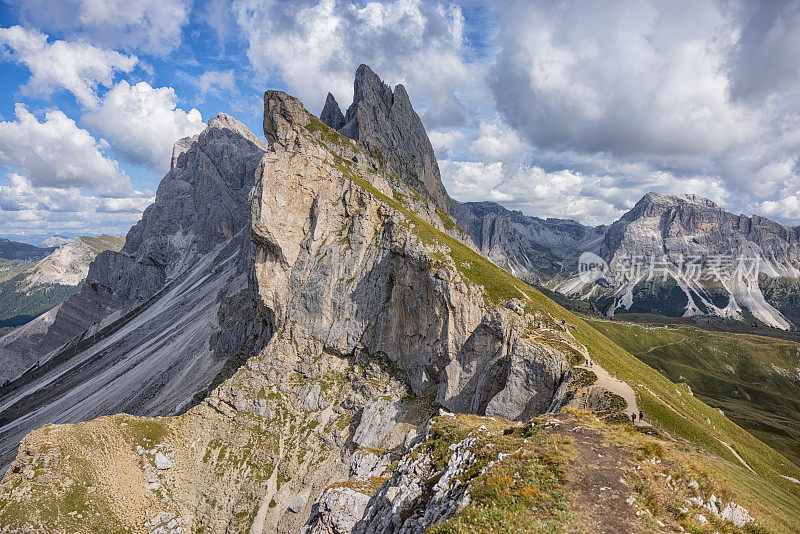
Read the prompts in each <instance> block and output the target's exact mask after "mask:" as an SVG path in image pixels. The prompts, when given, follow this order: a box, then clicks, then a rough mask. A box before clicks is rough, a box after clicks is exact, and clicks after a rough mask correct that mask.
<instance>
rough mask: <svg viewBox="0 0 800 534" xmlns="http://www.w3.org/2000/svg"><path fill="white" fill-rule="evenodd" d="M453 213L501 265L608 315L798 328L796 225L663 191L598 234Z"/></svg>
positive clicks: (501, 213) (467, 211)
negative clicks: (590, 268) (593, 267)
mask: <svg viewBox="0 0 800 534" xmlns="http://www.w3.org/2000/svg"><path fill="white" fill-rule="evenodd" d="M453 214H454V216H455V217H456V219H457V221H458V223H459V224H460V225H462V226H463V227H464V228H465V229H466V230H467V231H468V232H469V233H470V235H471V236H472V238H473V239H474V240H476V242H481V243H488V245H481V249H482V250H485V251H486V253H488V254H489V255H490V257H492V258H493V259H495V261H497V262H498V263H499V264H500V265H503V266H504V267H506V268H507V269H508V270H510V271H511V272H513V273H515V274H517V275H518V276H520V277H521V278H523V279H526V280H529V281H532V282H534V283H538V284H541V285H544V286H547V287H550V288H553V289H555V290H557V291H559V292H561V293H563V294H565V295H567V296H570V297H572V298H579V299H584V300H589V301H591V302H594V303H596V304H597V305H598V307H600V308H604V309H607V310H608V313H610V314H613V313H614V312H615V311H616V312H621V311H628V312H632V313H655V314H661V315H666V316H672V317H681V316H684V317H691V316H701V315H715V316H719V317H724V318H728V319H733V320H740V321H741V320H746V321H750V322H753V323H756V324H764V325H768V326H772V327H775V328H780V329H784V330H787V329H790V328H796V325H797V324H800V313H798V309H799V308H798V307H797V304H799V303H800V302H798V300H797V298H796V297H795V292H794V291H793V288H796V287H797V285H798V281H800V248H798V237H799V236H800V228H797V227H794V228H792V227H787V226H784V225H782V224H779V223H776V222H774V221H770V220H769V219H765V218H763V217H758V216H753V217H747V216H744V215H734V214H732V213H729V212H727V211H725V210H724V209H722V208H721V207H719V206H717V205H716V204H714V203H713V202H711V201H710V200H707V199H704V198H701V197H698V196H695V195H664V194H658V193H648V194H647V195H645V196H644V197H643V198H642V199H641V200H640V201H639V202H638V203H637V204H636V205H635V206H634V207H633V209H631V210H630V211H629V212H628V213H626V214H625V215H623V216H622V217H621V218H620V219H619V220H618V221H616V222H614V223H613V224H611V225H609V226H603V227H596V228H589V227H585V226H583V225H579V224H578V223H574V222H571V221H569V222H565V221H557V220H553V219H547V220H546V221H542V220H540V219H536V218H535V217H526V216H524V215H522V214H520V213H518V212H511V211H508V210H505V209H502V208H500V207H499V206H497V205H492V206H491V207H490V208H489V207H487V206H486V203H483V204H480V203H479V204H476V203H467V204H463V205H460V207H458V208H456V209H454V210H453ZM487 229H488V232H487ZM584 252H590V253H592V254H590V255H587V256H580V254H581V253H584ZM581 258H584V259H585V260H586V261H587V262H588V261H591V260H592V258H595V259H596V260H597V262H598V263H599V264H601V265H603V269H604V270H603V272H602V276H599V274H600V273H599V272H598V273H597V274H596V275H594V276H590V277H588V278H587V276H586V274H587V273H582V272H581V271H579V267H580V263H579V260H581ZM587 258H588V259H587Z"/></svg>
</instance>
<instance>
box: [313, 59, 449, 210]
mask: <svg viewBox="0 0 800 534" xmlns="http://www.w3.org/2000/svg"><path fill="white" fill-rule="evenodd" d="M320 120H322V122H323V123H325V124H326V125H327V126H329V127H330V128H333V129H334V130H337V131H338V132H339V133H341V134H342V135H344V136H346V137H349V138H350V139H354V140H356V141H359V142H360V143H361V144H362V146H364V147H365V148H366V150H367V153H368V154H369V155H370V156H373V157H375V158H377V159H378V160H379V161H380V162H381V163H382V166H383V167H384V168H386V170H387V171H390V172H395V173H396V174H397V175H398V176H399V177H400V179H401V180H403V181H404V182H405V183H407V184H408V185H410V186H411V187H413V188H414V189H415V190H417V191H419V192H421V193H422V194H424V195H425V196H427V197H428V198H429V199H431V200H433V202H434V204H436V206H437V207H438V208H439V209H441V210H443V211H445V212H446V211H447V210H448V209H449V206H450V197H449V196H448V194H447V191H446V190H445V188H444V185H442V177H441V175H440V174H439V164H438V163H437V162H436V156H434V153H433V147H432V146H431V142H430V140H429V139H428V134H427V133H425V127H424V126H423V125H422V121H421V120H420V118H419V115H417V113H416V112H415V111H414V108H413V107H412V105H411V101H410V100H409V98H408V93H407V92H406V89H405V87H403V85H402V84H398V85H397V86H395V88H394V90H392V89H391V88H390V87H389V86H388V85H386V84H385V83H383V82H382V81H381V80H380V78H378V76H377V75H376V74H375V73H374V72H372V69H370V68H369V67H368V66H366V65H361V66H360V67H358V70H356V79H355V83H354V90H353V103H352V104H350V107H349V108H347V113H346V114H344V115H342V112H341V110H340V109H339V104H338V103H337V102H336V99H335V98H333V95H331V94H330V93H328V98H327V100H326V101H325V108H324V109H323V110H322V113H321V114H320Z"/></svg>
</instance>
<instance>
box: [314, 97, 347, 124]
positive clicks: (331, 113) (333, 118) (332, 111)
mask: <svg viewBox="0 0 800 534" xmlns="http://www.w3.org/2000/svg"><path fill="white" fill-rule="evenodd" d="M319 120H321V121H322V122H324V123H325V124H327V125H328V126H330V127H331V128H333V129H334V130H338V129H339V128H341V127H342V126H344V122H345V120H344V115H343V114H342V110H341V109H340V108H339V103H338V102H336V99H335V98H334V97H333V95H332V94H330V93H328V97H327V98H326V99H325V107H324V108H322V113H321V114H320V116H319Z"/></svg>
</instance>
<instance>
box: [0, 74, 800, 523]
mask: <svg viewBox="0 0 800 534" xmlns="http://www.w3.org/2000/svg"><path fill="white" fill-rule="evenodd" d="M355 87H356V91H355V93H356V97H355V99H354V103H353V105H352V106H351V107H350V108H349V109H348V111H347V114H346V115H343V114H341V112H340V111H339V113H338V114H337V113H336V112H337V110H338V105H336V103H335V100H334V99H333V98H332V97H329V99H328V102H327V103H326V107H325V112H324V113H323V117H324V118H325V121H326V122H330V123H331V124H332V125H333V126H335V125H337V124H339V123H341V122H342V120H341V119H342V118H343V119H344V124H342V125H341V127H340V128H338V129H336V128H334V127H333V126H330V125H329V124H326V122H323V121H322V120H321V119H319V118H317V117H315V116H314V115H312V114H311V113H309V112H308V111H307V110H306V108H305V107H304V105H303V104H302V103H301V102H300V101H299V100H298V99H296V98H294V97H292V96H291V95H288V94H286V93H284V92H281V91H272V90H270V91H267V92H266V93H265V94H264V123H263V128H264V137H265V140H266V142H264V140H262V139H259V138H257V137H256V136H255V135H254V134H252V133H251V132H249V131H248V130H247V129H246V128H244V126H242V125H241V124H240V123H238V122H237V121H235V120H234V119H232V118H230V117H227V116H224V115H221V116H218V117H216V118H214V119H212V120H211V121H209V124H208V127H207V128H206V129H205V130H204V131H203V132H202V133H201V134H200V135H199V136H197V137H195V138H192V139H183V140H181V141H179V142H178V143H176V145H175V150H174V156H173V163H172V169H171V170H170V171H169V173H168V174H167V175H166V176H165V177H164V179H163V180H162V182H161V185H160V186H159V188H158V192H157V195H156V201H155V203H154V204H153V205H152V206H151V207H150V208H148V209H147V210H146V211H145V213H144V215H143V217H142V220H141V221H140V222H139V223H138V224H137V225H136V226H134V228H132V229H131V231H130V232H129V234H128V237H127V241H126V244H125V246H124V247H123V249H122V250H121V251H120V252H106V253H103V254H101V255H100V256H99V257H98V258H97V259H96V260H95V261H94V262H93V264H92V266H91V268H90V271H89V275H88V277H87V282H86V283H85V284H84V286H83V287H82V289H81V291H80V292H79V293H78V294H76V295H75V296H74V297H72V298H71V299H70V300H68V301H67V302H65V303H64V305H62V306H61V308H60V309H59V310H58V312H57V313H55V314H54V316H52V317H50V318H48V319H46V320H45V319H42V320H41V321H40V322H38V323H37V324H38V325H39V328H40V330H39V331H40V332H44V333H43V334H42V338H41V340H39V338H31V343H32V344H34V345H35V344H36V343H44V341H42V340H44V339H50V340H64V341H63V343H62V344H61V345H59V346H57V347H56V348H54V349H49V347H50V346H51V345H42V346H43V347H46V348H47V350H48V352H47V353H46V354H44V355H43V356H42V357H41V360H40V361H37V364H36V365H35V366H34V367H32V368H31V369H29V370H28V371H26V372H25V373H24V374H23V375H22V376H20V377H19V378H16V379H14V380H13V381H11V382H10V383H9V384H6V385H5V386H3V388H2V390H0V425H1V426H0V428H1V429H2V431H3V434H2V436H3V437H2V447H3V451H8V452H7V454H8V453H15V454H16V457H15V458H13V460H12V461H10V463H9V464H8V470H7V472H6V473H5V476H4V477H3V480H2V483H0V532H3V533H4V534H5V533H9V532H40V531H44V532H144V533H149V534H155V533H182V532H251V533H256V534H258V533H267V532H280V533H284V532H286V533H288V532H303V533H304V534H311V533H320V534H321V533H326V534H327V533H345V532H346V533H350V532H353V533H394V532H409V533H419V532H423V531H434V532H437V531H438V532H490V531H493V529H496V527H497V525H498V524H505V525H507V526H508V529H509V530H510V531H519V532H525V531H534V532H535V531H553V530H554V529H555V530H559V529H560V530H564V531H600V532H623V531H629V532H645V531H648V530H649V529H651V528H656V529H663V530H665V531H669V532H682V531H686V530H691V529H694V530H697V529H700V528H706V527H708V529H714V530H719V531H726V532H729V531H736V530H737V529H753V528H762V525H766V526H765V527H763V528H772V527H773V526H780V525H781V524H782V523H783V524H785V525H788V526H789V527H790V528H792V527H793V526H795V524H796V523H797V521H795V520H792V519H791V518H790V519H788V520H786V519H785V518H784V517H783V515H782V514H781V510H780V509H776V508H775V507H772V506H769V504H768V502H767V501H766V500H765V498H766V497H765V495H764V493H763V492H760V491H757V490H754V489H753V488H763V487H764V486H765V485H770V488H771V493H770V495H769V496H770V497H776V498H777V499H779V500H780V502H784V503H789V504H790V505H791V506H794V503H795V502H796V501H797V500H798V499H800V494H798V492H797V491H796V489H795V488H794V486H793V484H794V483H793V482H791V481H790V480H789V479H790V478H793V479H796V478H797V477H800V469H798V468H797V467H796V466H793V464H790V463H788V462H787V461H786V460H785V459H784V458H783V457H781V456H780V455H779V454H777V453H776V452H775V451H773V450H772V449H770V448H768V447H766V446H764V445H763V444H762V443H760V442H759V441H757V440H756V439H755V438H753V437H752V436H750V435H749V434H746V433H744V432H742V431H741V429H739V428H738V427H736V425H734V424H733V423H731V422H730V421H729V420H728V419H726V418H725V417H724V415H723V414H722V413H721V412H719V411H718V410H715V409H712V408H710V407H709V406H707V405H705V404H704V403H702V402H701V401H700V400H698V399H695V398H694V397H693V396H692V395H691V393H690V392H689V390H688V389H686V388H683V389H679V388H677V387H675V384H673V383H671V382H669V381H667V380H666V379H665V378H664V377H663V376H662V375H660V374H659V373H657V372H655V371H654V370H653V369H651V368H649V367H647V366H646V365H644V364H643V363H641V362H640V361H639V360H636V359H635V358H634V357H633V356H631V355H630V354H629V353H627V352H625V351H624V350H622V349H621V348H619V346H617V345H615V344H614V343H612V342H610V341H609V340H608V339H607V338H605V337H603V336H602V335H601V334H600V333H599V332H598V331H597V330H596V329H594V328H592V327H591V326H589V325H588V324H587V323H586V322H585V321H584V320H583V319H581V318H579V317H577V316H575V315H573V314H571V313H570V312H568V311H567V310H565V309H564V308H561V307H560V306H558V305H556V304H555V303H554V302H553V301H551V300H549V299H547V298H546V297H545V296H544V295H542V294H541V293H539V292H538V291H536V290H535V289H533V288H532V287H531V286H529V285H528V284H526V283H524V282H522V281H521V280H519V279H517V278H515V277H514V276H512V275H510V274H509V273H508V272H506V271H504V270H503V269H501V268H500V267H498V266H497V265H496V264H495V263H493V262H492V261H490V260H489V259H487V258H486V257H484V256H482V255H481V254H480V252H479V249H478V246H476V243H475V242H474V241H473V239H472V238H471V237H470V233H468V231H467V230H466V229H462V228H461V227H460V226H459V225H458V224H457V223H456V221H455V220H454V218H453V217H452V216H451V215H450V214H449V213H448V212H447V211H445V209H444V208H449V204H448V203H447V202H442V199H441V198H438V197H437V195H438V194H439V193H441V192H442V191H443V189H442V190H441V191H439V192H437V187H434V186H437V184H438V187H441V182H440V181H439V177H438V169H437V168H436V162H435V159H433V154H432V151H430V143H429V142H428V139H427V136H426V135H425V133H424V130H423V129H422V126H421V123H420V122H419V117H418V116H417V115H416V113H415V112H414V111H413V108H412V107H411V105H410V103H409V102H408V97H407V95H406V93H405V90H404V89H403V88H402V86H398V87H396V88H395V89H394V91H392V90H390V89H389V88H388V87H387V86H385V85H383V84H382V83H381V82H380V80H379V79H378V78H377V76H375V74H374V73H372V71H371V70H369V69H368V68H367V67H365V66H362V67H360V68H359V70H358V72H357V74H356V84H355ZM416 126H419V128H418V129H416ZM414 135H417V138H416V139H413V138H412V137H413V136H414ZM428 157H430V159H426V158H428ZM412 173H415V174H416V178H414V174H412ZM412 178H413V179H412ZM423 186H424V188H423ZM560 224H561V227H562V228H563V229H564V230H563V231H564V232H565V233H566V232H572V234H573V235H574V236H575V239H576V240H582V239H584V238H586V239H590V238H592V239H593V237H592V236H593V234H592V233H591V232H588V233H586V234H583V233H581V231H580V229H577V230H576V229H575V228H573V227H572V225H570V224H569V223H567V222H563V223H560ZM67 325H73V326H71V327H67ZM70 328H71V329H73V330H75V331H78V330H80V331H81V332H82V333H81V334H80V335H79V336H77V337H73V338H67V336H66V332H68V331H70ZM59 336H60V337H59ZM51 343H53V344H57V341H51ZM43 350H44V349H43ZM642 409H643V410H646V411H647V412H648V415H650V414H651V413H652V417H653V419H652V422H647V423H644V422H642V423H640V424H638V425H633V424H631V419H630V416H631V414H636V413H638V412H639V410H642ZM678 410H680V413H681V414H680V415H676V414H678V413H679V412H678ZM23 436H24V437H23ZM697 436H703V437H702V438H698V437H697ZM20 440H21V441H20ZM18 444H19V447H18V448H17V445H18ZM11 456H12V454H8V455H7V458H9V459H11ZM732 473H733V474H732ZM786 477H789V478H786ZM751 512H752V514H751ZM700 518H702V519H700ZM778 530H780V528H778ZM710 531H713V530H710Z"/></svg>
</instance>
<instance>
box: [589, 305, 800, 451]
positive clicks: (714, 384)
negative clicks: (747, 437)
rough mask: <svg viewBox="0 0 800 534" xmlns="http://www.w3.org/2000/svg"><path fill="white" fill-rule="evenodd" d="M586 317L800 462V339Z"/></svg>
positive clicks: (669, 375) (610, 336)
mask: <svg viewBox="0 0 800 534" xmlns="http://www.w3.org/2000/svg"><path fill="white" fill-rule="evenodd" d="M588 322H589V323H590V324H591V325H592V326H594V327H595V328H597V329H598V330H600V331H601V332H602V333H603V334H605V335H606V336H608V337H609V338H610V339H612V340H614V341H615V342H616V343H617V344H619V345H620V346H622V347H624V348H625V349H626V350H627V351H628V352H630V353H631V354H633V355H635V356H636V357H638V358H639V359H641V360H642V361H644V362H645V363H647V364H648V365H650V366H651V367H653V368H655V369H657V370H659V371H660V372H661V373H663V374H664V375H666V376H667V377H669V378H670V379H671V380H673V381H676V382H678V381H683V382H686V383H687V384H689V386H690V387H691V388H692V390H693V392H694V393H695V395H697V397H698V398H700V399H702V400H704V401H705V402H707V403H708V404H710V405H712V406H715V407H718V408H721V409H722V410H724V411H725V413H726V415H727V416H728V417H730V418H731V419H732V420H734V421H736V422H737V423H738V424H740V425H741V426H742V427H743V428H745V429H747V430H748V431H749V432H751V433H752V434H754V435H755V436H756V437H758V438H759V439H761V440H762V441H764V442H765V443H767V444H769V445H770V446H772V447H773V448H775V449H776V450H778V451H780V452H781V453H783V454H784V455H786V456H787V457H788V458H789V459H791V460H792V461H793V462H795V463H796V464H798V465H800V371H799V370H798V369H799V368H800V343H797V342H794V341H788V340H782V339H775V338H769V337H764V336H755V335H746V334H734V333H725V332H709V331H707V330H702V329H699V328H693V327H690V326H649V325H645V324H632V323H625V322H619V321H605V320H588Z"/></svg>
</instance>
